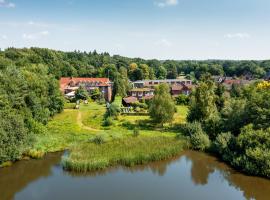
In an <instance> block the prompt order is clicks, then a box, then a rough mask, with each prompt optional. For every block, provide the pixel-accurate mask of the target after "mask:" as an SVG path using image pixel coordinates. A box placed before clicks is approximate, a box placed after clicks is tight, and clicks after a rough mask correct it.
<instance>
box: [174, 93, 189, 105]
mask: <svg viewBox="0 0 270 200" xmlns="http://www.w3.org/2000/svg"><path fill="white" fill-rule="evenodd" d="M175 102H176V105H188V103H189V97H188V96H187V95H184V94H180V95H179V96H177V97H176V98H175Z"/></svg>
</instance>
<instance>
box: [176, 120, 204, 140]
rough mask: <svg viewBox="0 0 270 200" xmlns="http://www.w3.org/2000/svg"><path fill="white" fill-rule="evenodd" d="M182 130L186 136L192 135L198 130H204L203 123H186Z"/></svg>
mask: <svg viewBox="0 0 270 200" xmlns="http://www.w3.org/2000/svg"><path fill="white" fill-rule="evenodd" d="M180 131H181V132H182V133H183V134H184V135H185V136H191V135H193V134H195V133H197V132H203V129H202V125H201V123H200V122H197V121H195V122H192V123H186V124H184V125H182V126H181V128H180Z"/></svg>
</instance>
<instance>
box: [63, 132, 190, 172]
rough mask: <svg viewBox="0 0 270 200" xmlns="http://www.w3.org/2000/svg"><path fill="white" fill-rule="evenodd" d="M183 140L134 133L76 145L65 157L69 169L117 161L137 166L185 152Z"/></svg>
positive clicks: (90, 168) (81, 169)
mask: <svg viewBox="0 0 270 200" xmlns="http://www.w3.org/2000/svg"><path fill="white" fill-rule="evenodd" d="M184 146H185V142H184V141H183V140H177V139H175V138H173V137H162V136H159V137H141V136H139V137H132V138H131V137H130V138H126V139H120V140H113V141H110V142H107V143H104V144H95V143H83V144H80V145H74V146H73V147H72V148H71V150H70V154H69V155H67V156H65V157H63V159H62V166H63V168H64V169H65V170H69V171H76V172H89V171H95V170H102V169H105V168H108V167H111V166H115V165H123V166H134V165H140V164H146V163H148V162H152V161H160V160H164V159H168V158H171V157H173V156H176V155H177V154H179V153H181V151H182V150H183V148H184Z"/></svg>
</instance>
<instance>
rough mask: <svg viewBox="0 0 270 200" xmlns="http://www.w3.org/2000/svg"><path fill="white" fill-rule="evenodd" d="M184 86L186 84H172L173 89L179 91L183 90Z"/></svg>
mask: <svg viewBox="0 0 270 200" xmlns="http://www.w3.org/2000/svg"><path fill="white" fill-rule="evenodd" d="M183 88H184V86H183V85H173V86H172V90H173V91H175V90H176V91H177V90H182V89H183Z"/></svg>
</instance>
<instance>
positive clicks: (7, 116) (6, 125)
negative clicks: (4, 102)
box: [0, 110, 29, 164]
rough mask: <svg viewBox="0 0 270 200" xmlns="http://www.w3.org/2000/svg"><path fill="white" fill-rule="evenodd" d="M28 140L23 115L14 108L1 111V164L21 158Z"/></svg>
mask: <svg viewBox="0 0 270 200" xmlns="http://www.w3.org/2000/svg"><path fill="white" fill-rule="evenodd" d="M28 140H29V135H28V132H27V129H26V128H25V127H24V121H23V117H22V116H21V115H19V114H18V113H15V112H13V111H12V110H8V111H0V164H1V163H3V162H6V161H15V160H17V159H18V158H20V156H21V155H22V152H23V150H24V147H25V145H26V144H27V142H28Z"/></svg>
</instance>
